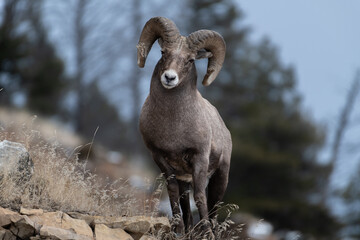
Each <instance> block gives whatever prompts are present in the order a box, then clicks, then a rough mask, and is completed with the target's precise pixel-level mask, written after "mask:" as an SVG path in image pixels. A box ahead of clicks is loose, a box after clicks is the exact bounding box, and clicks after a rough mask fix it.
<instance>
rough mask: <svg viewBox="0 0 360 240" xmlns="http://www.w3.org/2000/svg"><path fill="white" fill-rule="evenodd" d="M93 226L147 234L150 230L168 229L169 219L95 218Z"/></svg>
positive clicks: (143, 217) (141, 217) (142, 217)
mask: <svg viewBox="0 0 360 240" xmlns="http://www.w3.org/2000/svg"><path fill="white" fill-rule="evenodd" d="M93 224H105V225H106V226H108V227H110V228H122V229H124V230H125V231H127V232H140V233H143V234H144V233H147V232H148V231H149V230H150V229H151V228H155V229H159V228H165V229H167V228H168V229H170V223H169V219H168V218H166V217H156V218H154V217H145V216H135V217H95V218H94V222H93Z"/></svg>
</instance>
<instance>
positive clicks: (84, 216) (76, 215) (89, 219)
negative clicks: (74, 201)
mask: <svg viewBox="0 0 360 240" xmlns="http://www.w3.org/2000/svg"><path fill="white" fill-rule="evenodd" d="M67 214H68V215H69V216H70V217H72V218H75V219H80V220H84V221H85V222H86V223H87V224H88V225H91V224H92V222H93V221H94V219H95V218H96V216H91V215H87V214H82V213H78V212H68V213H67Z"/></svg>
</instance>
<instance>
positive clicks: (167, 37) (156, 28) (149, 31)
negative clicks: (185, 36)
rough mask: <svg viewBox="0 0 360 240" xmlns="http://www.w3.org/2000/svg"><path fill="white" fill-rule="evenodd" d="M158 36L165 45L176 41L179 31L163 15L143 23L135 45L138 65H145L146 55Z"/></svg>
mask: <svg viewBox="0 0 360 240" xmlns="http://www.w3.org/2000/svg"><path fill="white" fill-rule="evenodd" d="M158 38H161V40H162V44H163V46H166V47H167V46H171V45H172V44H174V43H176V42H177V41H178V39H179V38H180V33H179V30H178V29H177V27H176V25H175V23H174V22H173V21H171V20H170V19H167V18H164V17H154V18H151V19H150V20H149V21H148V22H147V23H146V24H145V26H144V28H143V30H142V32H141V35H140V39H139V43H138V44H137V46H136V48H137V64H138V65H139V67H141V68H142V67H144V66H145V61H146V57H147V56H148V54H149V52H150V50H151V47H152V45H153V44H154V42H155V41H156V40H157V39H158Z"/></svg>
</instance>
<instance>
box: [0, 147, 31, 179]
mask: <svg viewBox="0 0 360 240" xmlns="http://www.w3.org/2000/svg"><path fill="white" fill-rule="evenodd" d="M33 172H34V163H33V162H32V160H31V158H30V155H29V153H28V151H27V150H26V148H25V146H24V145H22V144H20V143H17V142H11V141H7V140H4V141H1V142H0V180H1V179H2V178H3V177H4V176H14V177H15V178H16V179H18V181H19V183H20V182H23V181H28V180H29V179H30V178H31V176H32V174H33Z"/></svg>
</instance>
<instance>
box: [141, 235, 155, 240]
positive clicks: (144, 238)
mask: <svg viewBox="0 0 360 240" xmlns="http://www.w3.org/2000/svg"><path fill="white" fill-rule="evenodd" d="M139 240H157V239H156V238H155V237H152V236H148V235H144V236H142V237H141V238H140V239H139Z"/></svg>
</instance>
